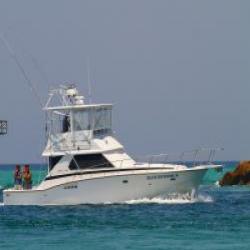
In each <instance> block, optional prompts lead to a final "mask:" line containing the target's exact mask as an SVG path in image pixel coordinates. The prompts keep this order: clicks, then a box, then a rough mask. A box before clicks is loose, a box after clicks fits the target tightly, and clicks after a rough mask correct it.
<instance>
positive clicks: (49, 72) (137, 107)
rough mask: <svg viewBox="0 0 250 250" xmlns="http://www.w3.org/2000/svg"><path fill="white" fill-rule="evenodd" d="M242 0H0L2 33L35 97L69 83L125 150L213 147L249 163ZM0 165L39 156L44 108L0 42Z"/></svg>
mask: <svg viewBox="0 0 250 250" xmlns="http://www.w3.org/2000/svg"><path fill="white" fill-rule="evenodd" d="M249 13H250V1H247V0H245V1H243V0H234V1H232V0H209V1H208V0H207V1H205V0H197V1H194V0H188V1H187V0H182V1H180V0H126V1H125V0H123V1H121V0H99V1H97V0H89V1H85V0H43V1H35V0H22V1H20V0H0V33H2V34H4V36H5V37H6V38H7V40H8V42H9V44H10V45H11V47H12V48H13V49H14V50H15V53H16V55H17V57H18V58H19V60H20V61H21V63H22V66H23V67H24V68H25V70H26V72H27V73H28V75H29V78H30V79H31V81H32V83H33V85H34V86H35V88H36V89H37V92H38V93H39V96H40V97H41V99H42V101H43V103H45V101H46V99H47V94H48V89H49V88H51V87H52V86H58V85H60V84H64V83H74V84H77V86H78V87H79V88H80V89H81V91H83V93H85V95H87V91H88V87H87V82H88V81H87V79H88V76H87V62H88V61H89V65H90V78H91V83H92V95H93V97H92V99H93V100H94V101H96V102H107V103H110V102H111V103H114V105H115V107H114V114H113V119H114V121H113V124H114V130H115V133H116V136H117V138H118V139H119V140H120V141H121V142H122V144H124V146H125V148H126V150H127V151H128V152H129V153H130V154H132V155H148V154H157V153H178V152H182V151H185V150H191V149H194V148H198V147H223V148H224V151H223V152H220V153H219V154H218V156H217V159H220V160H243V159H250V133H249V131H250V126H249V124H250V115H249V113H250V112H249V100H250V96H249V93H250V70H249V69H250V68H249V66H250V33H249V26H250V15H249ZM0 87H1V88H0V119H6V120H8V122H9V131H8V135H7V136H1V137H0V163H35V162H44V160H42V158H41V153H42V151H43V149H44V146H45V143H46V141H45V140H46V138H45V133H44V122H45V120H44V112H43V111H42V109H41V107H40V106H39V103H38V100H37V98H36V97H35V95H34V94H33V93H32V91H31V89H30V88H29V86H28V85H27V83H26V82H25V80H24V78H23V75H22V74H21V72H20V70H19V69H18V68H17V66H16V64H15V62H14V61H13V60H12V58H11V57H10V55H9V53H8V51H7V50H6V48H5V46H4V45H3V44H2V43H0Z"/></svg>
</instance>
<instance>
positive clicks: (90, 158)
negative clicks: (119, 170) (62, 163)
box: [69, 154, 113, 170]
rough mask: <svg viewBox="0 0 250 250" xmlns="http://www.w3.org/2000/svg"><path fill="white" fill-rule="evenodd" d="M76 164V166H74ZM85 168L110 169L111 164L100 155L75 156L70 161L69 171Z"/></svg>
mask: <svg viewBox="0 0 250 250" xmlns="http://www.w3.org/2000/svg"><path fill="white" fill-rule="evenodd" d="M76 163H77V164H76ZM78 167H79V168H80V169H86V168H93V169H95V168H112V167H113V166H112V164H111V163H110V162H109V161H108V160H107V159H106V158H105V157H104V156H103V155H102V154H93V155H75V156H74V159H72V161H71V163H70V165H69V169H70V170H76V169H78Z"/></svg>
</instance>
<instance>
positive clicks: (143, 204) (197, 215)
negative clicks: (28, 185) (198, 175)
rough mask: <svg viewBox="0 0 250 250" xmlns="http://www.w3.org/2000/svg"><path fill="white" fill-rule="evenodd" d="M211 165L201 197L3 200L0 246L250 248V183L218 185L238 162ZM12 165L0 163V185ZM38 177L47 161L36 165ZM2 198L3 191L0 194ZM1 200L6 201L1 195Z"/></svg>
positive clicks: (4, 183) (8, 176) (8, 182)
mask: <svg viewBox="0 0 250 250" xmlns="http://www.w3.org/2000/svg"><path fill="white" fill-rule="evenodd" d="M223 164H224V166H225V168H224V170H223V172H221V173H217V172H215V171H214V170H211V171H210V172H209V173H208V174H207V175H206V176H205V178H204V183H203V185H202V187H201V188H200V190H199V194H198V197H195V198H193V199H192V200H188V199H186V198H185V197H179V198H176V199H172V200H167V199H162V198H160V197H158V198H155V199H152V200H149V199H142V200H137V201H136V200H134V201H127V202H124V203H123V204H109V205H79V206H50V207H39V206H32V207H31V206H30V207H21V206H19V207H18V206H17V207H8V206H4V205H3V204H2V203H0V249H1V250H2V249H3V250H5V249H13V250H15V249H18V250H19V249H25V250H28V249H37V250H39V249H46V250H47V249H60V250H64V249H70V250H74V249H111V250H112V249H135V250H136V249H178V250H181V249H199V250H200V249H216V250H217V249H218V250H220V249H221V250H222V249H225V250H229V249H240V250H245V249H246V250H249V249H250V237H249V235H250V234H249V233H250V187H246V186H245V187H243V186H234V187H219V186H218V185H217V184H215V183H216V182H217V181H218V179H220V178H221V176H222V175H223V174H224V173H225V172H227V171H230V170H232V169H234V168H235V166H236V164H237V162H224V163H223ZM13 169H14V166H13V165H6V166H0V186H2V188H5V187H9V186H11V185H12V182H13V180H12V173H13ZM32 172H33V179H34V182H35V183H38V182H39V181H40V180H41V179H42V178H43V176H45V175H46V168H45V166H43V165H34V166H32ZM0 196H1V197H0V200H1V199H2V192H1V194H0ZM0 202H2V201H0Z"/></svg>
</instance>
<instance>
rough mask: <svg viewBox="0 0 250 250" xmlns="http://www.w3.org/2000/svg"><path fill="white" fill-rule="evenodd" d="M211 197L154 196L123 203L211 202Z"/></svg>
mask: <svg viewBox="0 0 250 250" xmlns="http://www.w3.org/2000/svg"><path fill="white" fill-rule="evenodd" d="M212 202H214V200H213V198H212V197H211V196H209V195H201V194H199V195H197V196H195V197H190V196H189V197H188V196H187V195H176V196H171V197H155V198H152V199H149V198H143V199H138V200H130V201H125V202H124V203H125V204H130V205H133V204H193V203H212Z"/></svg>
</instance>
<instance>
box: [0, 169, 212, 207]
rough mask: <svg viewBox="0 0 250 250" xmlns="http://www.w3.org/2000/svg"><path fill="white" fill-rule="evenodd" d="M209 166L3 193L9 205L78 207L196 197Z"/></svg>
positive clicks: (68, 181) (63, 181) (70, 181)
mask: <svg viewBox="0 0 250 250" xmlns="http://www.w3.org/2000/svg"><path fill="white" fill-rule="evenodd" d="M208 169H211V167H210V166H209V167H208V166H202V167H201V166H199V167H197V168H192V169H189V170H185V171H173V172H172V171H169V170H165V171H164V170H162V171H158V172H157V171H155V172H154V171H152V172H151V173H145V172H144V173H140V172H138V173H134V174H127V173H123V174H119V175H110V176H103V177H96V178H93V175H92V178H91V179H86V178H85V177H84V176H77V177H74V178H73V179H72V177H70V178H68V177H63V178H62V179H61V180H60V182H58V183H59V184H58V185H53V186H51V187H49V188H47V189H41V188H39V186H38V188H33V189H32V190H13V189H7V190H4V191H3V200H4V204H5V205H78V204H108V203H112V204H113V203H122V202H126V201H130V200H137V199H143V198H149V199H151V198H154V197H158V196H161V197H168V196H169V195H171V194H187V193H190V194H191V193H192V192H193V191H194V190H197V188H198V187H199V186H200V184H201V183H202V179H203V177H204V175H205V173H206V172H207V170H208Z"/></svg>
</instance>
